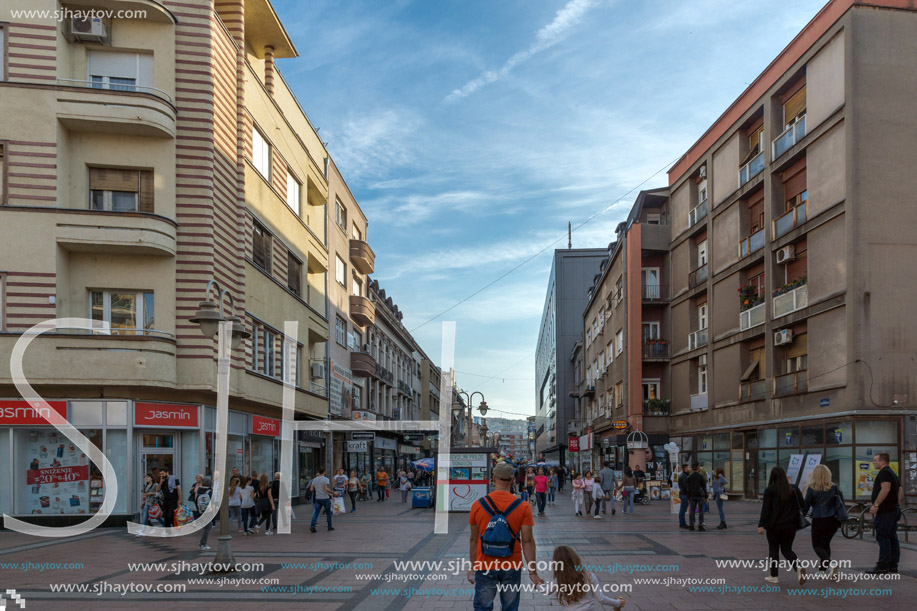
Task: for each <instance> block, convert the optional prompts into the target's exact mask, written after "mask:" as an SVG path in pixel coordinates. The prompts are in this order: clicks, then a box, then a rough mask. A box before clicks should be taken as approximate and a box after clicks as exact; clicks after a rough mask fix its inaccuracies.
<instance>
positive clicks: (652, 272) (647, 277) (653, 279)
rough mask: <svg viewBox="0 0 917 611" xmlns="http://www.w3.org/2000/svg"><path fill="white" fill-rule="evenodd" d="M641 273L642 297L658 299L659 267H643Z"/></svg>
mask: <svg viewBox="0 0 917 611" xmlns="http://www.w3.org/2000/svg"><path fill="white" fill-rule="evenodd" d="M641 275H642V276H643V298H644V299H659V268H658V267H644V268H643V269H642V270H641Z"/></svg>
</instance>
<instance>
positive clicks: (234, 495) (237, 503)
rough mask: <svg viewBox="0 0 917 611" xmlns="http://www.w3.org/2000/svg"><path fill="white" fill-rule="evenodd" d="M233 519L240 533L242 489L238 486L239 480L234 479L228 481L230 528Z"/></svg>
mask: <svg viewBox="0 0 917 611" xmlns="http://www.w3.org/2000/svg"><path fill="white" fill-rule="evenodd" d="M234 518H235V520H236V524H238V525H239V530H238V532H242V488H241V486H239V478H238V477H234V478H232V479H231V480H230V481H229V523H230V527H232V520H233V519H234Z"/></svg>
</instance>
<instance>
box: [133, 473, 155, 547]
mask: <svg viewBox="0 0 917 611" xmlns="http://www.w3.org/2000/svg"><path fill="white" fill-rule="evenodd" d="M158 496H159V484H157V483H156V482H154V481H153V474H152V473H147V474H146V477H145V478H144V484H143V493H142V494H141V497H140V525H141V526H149V525H150V507H151V506H152V505H153V503H155V502H156V500H157V498H158ZM144 530H145V529H141V530H140V532H139V533H137V535H136V536H138V537H142V536H143V531H144Z"/></svg>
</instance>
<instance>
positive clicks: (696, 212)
mask: <svg viewBox="0 0 917 611" xmlns="http://www.w3.org/2000/svg"><path fill="white" fill-rule="evenodd" d="M706 216H707V200H704V201H702V202H701V203H699V204H698V205H697V206H695V207H694V208H692V209H691V212H689V213H688V227H693V226H694V225H697V224H698V223H699V222H700V221H702V220H703V219H704V217H706Z"/></svg>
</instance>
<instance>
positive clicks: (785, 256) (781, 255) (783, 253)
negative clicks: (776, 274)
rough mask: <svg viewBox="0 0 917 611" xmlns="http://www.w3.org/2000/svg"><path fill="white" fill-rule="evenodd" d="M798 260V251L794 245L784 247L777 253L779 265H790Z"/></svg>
mask: <svg viewBox="0 0 917 611" xmlns="http://www.w3.org/2000/svg"><path fill="white" fill-rule="evenodd" d="M795 258H796V249H795V248H794V247H793V245H792V244H791V245H789V246H784V247H783V248H781V249H780V250H778V251H777V263H778V264H780V265H783V264H784V263H789V262H790V261H792V260H793V259H795Z"/></svg>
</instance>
